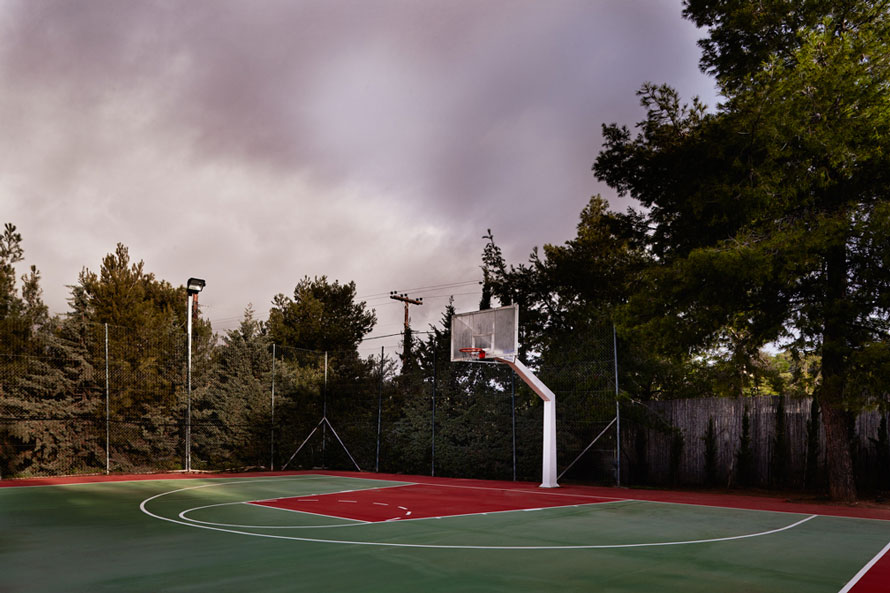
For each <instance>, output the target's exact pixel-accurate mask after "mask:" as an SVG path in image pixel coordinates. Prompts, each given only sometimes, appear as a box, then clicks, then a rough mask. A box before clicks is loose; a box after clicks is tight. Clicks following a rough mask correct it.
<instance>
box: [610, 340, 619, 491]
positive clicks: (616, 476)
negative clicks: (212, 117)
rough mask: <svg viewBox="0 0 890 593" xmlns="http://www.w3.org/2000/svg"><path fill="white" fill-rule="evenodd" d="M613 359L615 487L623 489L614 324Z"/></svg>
mask: <svg viewBox="0 0 890 593" xmlns="http://www.w3.org/2000/svg"><path fill="white" fill-rule="evenodd" d="M612 358H613V359H614V361H615V485H616V486H618V487H619V488H620V487H621V405H620V404H619V402H618V333H617V332H616V331H615V324H614V323H613V324H612Z"/></svg>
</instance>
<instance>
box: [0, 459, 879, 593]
mask: <svg viewBox="0 0 890 593" xmlns="http://www.w3.org/2000/svg"><path fill="white" fill-rule="evenodd" d="M184 478H186V479H184ZM107 479H108V478H105V477H94V478H80V479H76V478H71V479H55V480H53V479H47V480H18V481H7V482H4V483H2V485H3V486H18V487H4V488H0V509H2V511H0V523H2V529H0V534H2V535H0V538H2V539H0V557H2V559H3V562H2V565H3V567H4V568H3V570H2V572H0V590H4V591H33V592H41V591H46V592H49V591H53V592H57V591H70V592H75V591H84V592H86V591H90V592H96V591H140V592H141V591H146V592H148V591H152V592H156V591H214V592H223V591H339V592H352V591H418V590H422V591H510V592H511V593H521V592H525V591H529V592H531V591H544V590H560V591H615V592H649V591H662V592H673V591H676V592H681V591H682V592H694V591H702V592H705V591H707V592H713V591H722V592H733V591H738V592H742V591H744V592H746V593H750V592H764V593H768V592H776V593H779V592H783V593H784V592H788V591H795V592H799V593H817V592H819V593H822V592H824V593H838V592H844V593H847V592H850V591H852V592H854V593H877V592H878V591H886V590H887V589H886V583H887V582H890V580H888V577H890V562H888V560H890V559H888V557H887V555H886V554H887V550H888V548H890V511H888V510H881V509H861V508H856V507H838V506H828V505H822V506H820V505H804V504H794V503H790V502H787V501H783V500H780V499H774V498H761V497H751V496H738V495H717V494H705V493H689V492H686V493H684V492H663V491H648V490H644V491H636V490H629V489H622V488H598V487H581V486H568V487H567V486H563V487H561V488H540V487H539V486H538V485H537V484H530V483H516V482H492V481H479V480H465V479H446V478H430V477H422V476H396V475H384V474H360V473H346V472H317V473H289V474H278V475H270V474H254V475H244V476H239V477H222V476H204V477H193V476H192V477H189V476H186V475H177V476H155V477H152V476H141V477H139V476H129V477H128V476H118V477H112V478H111V480H112V481H106V480H107Z"/></svg>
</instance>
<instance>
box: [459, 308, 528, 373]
mask: <svg viewBox="0 0 890 593" xmlns="http://www.w3.org/2000/svg"><path fill="white" fill-rule="evenodd" d="M461 348H481V349H483V350H484V351H485V358H484V359H480V358H478V353H475V352H461ZM518 355H519V305H510V306H508V307H500V308H498V309H484V310H482V311H472V312H470V313H456V314H454V315H453V316H452V317H451V360H452V361H453V362H496V361H494V360H491V359H494V358H505V359H508V360H511V361H512V360H515V359H516V357H517V356H518Z"/></svg>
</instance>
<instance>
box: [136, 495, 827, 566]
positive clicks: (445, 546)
mask: <svg viewBox="0 0 890 593" xmlns="http://www.w3.org/2000/svg"><path fill="white" fill-rule="evenodd" d="M258 481H259V480H258ZM225 485H227V484H226V483H220V484H204V485H200V486H192V487H188V488H180V489H177V490H171V491H169V492H162V493H160V494H156V495H154V496H151V497H149V498H146V499H145V500H143V501H142V502H141V503H140V505H139V509H140V510H141V511H142V512H143V513H145V514H146V515H148V516H150V517H153V518H155V519H159V520H161V521H167V522H169V523H175V524H177V525H184V526H186V527H196V528H198V529H207V530H211V531H219V532H223V533H232V534H236V535H247V536H251V537H260V538H266V539H279V540H290V541H301V542H310V543H326V544H340V545H355V546H378V547H389V548H420V549H448V550H607V549H621V548H648V547H663V546H681V545H692V544H707V543H718V542H727V541H737V540H742V539H749V538H754V537H764V536H768V535H773V534H776V533H781V532H783V531H788V530H790V529H794V528H795V527H798V526H800V525H803V524H804V523H806V522H808V521H810V520H811V519H815V518H816V517H818V516H819V515H810V516H808V517H804V518H803V519H800V520H799V521H796V522H794V523H791V524H789V525H786V526H784V527H779V528H776V529H769V530H766V531H760V532H757V533H748V534H743V535H734V536H727V537H717V538H708V539H698V540H683V541H672V542H640V543H632V544H579V545H562V546H480V545H469V544H415V543H394V542H377V541H353V540H341V539H322V538H311V537H297V536H287V535H275V534H268V533H252V532H249V531H239V530H237V529H227V528H223V527H218V526H213V525H209V524H202V523H197V522H195V521H193V520H191V519H188V520H185V519H183V518H182V517H181V514H180V520H177V519H173V518H170V517H164V516H162V515H158V514H155V513H153V512H151V511H149V510H148V504H149V503H150V502H152V501H154V500H157V499H159V498H161V497H163V496H167V495H170V494H175V493H178V492H183V491H187V490H196V489H199V488H208V487H211V486H225ZM208 506H210V505H208ZM187 512H188V511H186V513H187ZM364 525H374V523H366V524H364ZM350 526H352V524H350ZM264 528H265V527H264Z"/></svg>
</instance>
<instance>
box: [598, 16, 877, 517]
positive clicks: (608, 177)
mask: <svg viewBox="0 0 890 593" xmlns="http://www.w3.org/2000/svg"><path fill="white" fill-rule="evenodd" d="M790 5H791V3H789V2H784V1H780V0H776V1H774V2H765V3H757V5H756V6H755V5H753V4H751V3H748V2H740V1H736V2H728V3H727V2H712V1H708V0H703V1H701V2H699V1H689V2H687V5H686V6H687V10H686V14H687V16H689V17H690V18H693V19H694V20H695V21H696V22H697V23H698V24H702V25H705V26H708V27H709V37H708V39H706V40H704V41H703V43H702V45H703V46H704V47H705V48H706V54H705V56H704V58H703V64H704V65H705V67H706V68H708V69H709V71H711V72H713V73H715V74H716V75H717V79H718V82H719V83H720V85H721V86H720V88H721V91H722V92H723V94H724V97H725V98H726V102H725V103H724V104H723V105H721V106H720V108H719V109H718V110H717V111H716V112H713V113H708V112H707V111H706V109H705V108H704V107H703V106H702V105H701V104H700V103H698V102H696V101H693V103H692V105H691V106H689V105H681V103H680V101H679V97H678V95H677V93H676V91H674V90H673V89H670V88H668V87H657V86H654V85H646V86H644V87H643V90H642V91H641V98H642V103H643V106H644V107H645V108H646V110H647V118H646V120H645V121H644V122H643V123H642V124H641V125H640V132H639V134H638V135H637V136H636V137H632V136H631V133H630V131H629V130H628V129H627V128H626V127H620V126H616V125H612V126H606V127H605V128H604V133H605V138H606V144H605V148H604V150H603V151H602V153H601V154H600V155H599V157H598V158H597V161H596V164H595V165H594V171H595V173H596V175H597V176H598V177H599V178H600V179H603V180H605V181H607V182H608V183H609V184H610V185H612V186H613V187H615V188H616V189H618V191H619V192H620V193H622V194H627V195H630V196H632V197H634V198H636V199H638V200H639V201H640V202H641V203H642V204H643V205H644V206H645V207H646V208H647V209H648V211H647V214H646V217H647V219H648V221H649V224H650V225H651V227H652V229H653V230H652V233H651V235H650V241H651V249H652V252H653V254H654V255H655V256H656V257H657V258H658V262H659V265H658V266H657V267H655V268H653V269H652V270H651V271H650V272H649V273H648V274H647V283H648V286H647V289H646V290H644V291H641V292H640V293H639V294H638V295H637V296H636V297H634V298H632V299H631V302H630V305H629V307H628V311H630V313H631V315H632V316H633V317H634V318H635V319H636V322H637V323H638V324H640V325H641V326H642V327H646V328H648V332H649V335H650V336H652V337H653V339H655V340H656V341H658V338H659V337H661V339H660V342H661V346H662V347H664V348H665V349H672V348H673V349H677V348H678V347H679V348H681V349H686V350H687V351H699V352H701V351H707V350H709V349H714V348H724V349H727V348H731V349H732V350H733V351H734V352H733V355H734V356H736V357H737V359H738V360H753V359H754V358H755V357H756V355H757V353H758V352H759V348H760V346H761V345H763V344H764V343H767V342H771V341H780V342H783V343H784V344H786V345H787V346H788V347H789V348H791V349H794V350H796V351H797V352H799V353H802V354H804V355H805V354H809V353H814V354H817V355H819V358H820V360H821V373H820V383H819V386H818V389H817V396H818V397H819V400H820V403H821V405H822V416H823V423H824V427H825V434H826V444H827V451H828V463H827V466H828V474H829V489H830V492H831V495H832V496H833V497H834V498H836V499H840V500H852V499H854V498H855V496H856V491H855V486H854V484H853V479H852V464H851V457H850V451H849V448H848V447H847V444H846V428H845V422H844V418H845V411H846V410H848V409H858V407H859V406H861V405H862V404H863V403H866V402H869V401H874V400H875V398H877V397H879V396H880V394H881V391H880V389H881V388H880V385H881V384H886V380H887V378H888V377H887V376H884V375H885V371H884V370H885V369H890V366H888V364H887V360H888V358H890V349H888V348H887V347H886V344H885V338H884V336H886V333H887V330H888V328H890V325H888V312H890V301H888V299H887V294H888V293H890V292H888V291H890V265H888V264H890V256H888V250H887V249H886V247H887V237H888V236H890V202H888V200H887V199H886V191H885V188H886V186H887V181H888V180H887V171H890V162H888V160H890V150H888V148H890V146H888V142H890V140H888V139H890V115H888V114H890V92H888V90H890V9H888V4H887V3H886V2H883V3H878V4H875V3H873V2H864V1H853V0H847V1H844V2H835V3H828V2H823V1H814V2H805V3H800V6H799V7H797V8H794V9H792V10H789V7H790ZM764 23H771V25H770V26H769V27H768V29H769V30H768V31H760V26H761V25H762V24H764ZM736 39H745V40H748V42H746V43H745V44H742V45H741V46H736V45H735V43H734V41H733V40H736ZM867 369H868V370H867ZM876 370H877V371H879V372H878V373H875V371H876Z"/></svg>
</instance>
